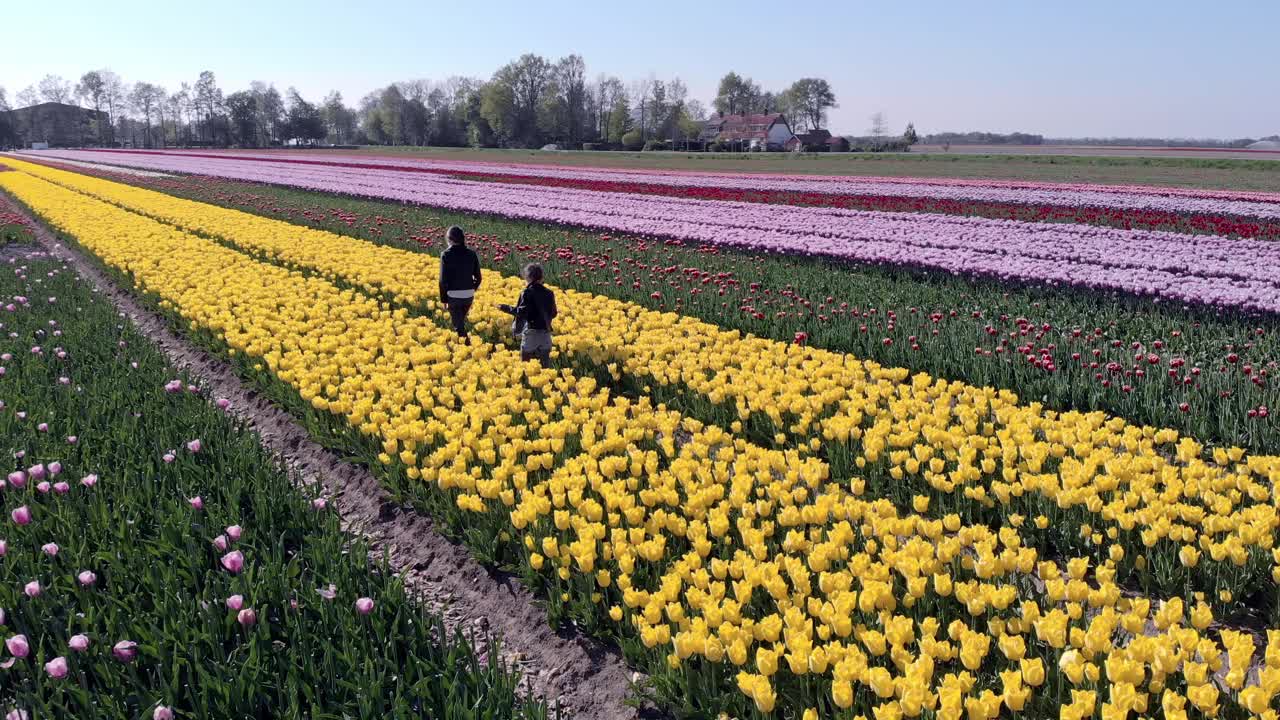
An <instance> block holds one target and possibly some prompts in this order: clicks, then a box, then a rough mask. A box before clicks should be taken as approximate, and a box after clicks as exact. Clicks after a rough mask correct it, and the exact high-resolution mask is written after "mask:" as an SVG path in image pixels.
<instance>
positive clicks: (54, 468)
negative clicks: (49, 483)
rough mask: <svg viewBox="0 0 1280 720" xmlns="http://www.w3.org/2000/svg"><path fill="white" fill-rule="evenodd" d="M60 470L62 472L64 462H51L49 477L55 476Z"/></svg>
mask: <svg viewBox="0 0 1280 720" xmlns="http://www.w3.org/2000/svg"><path fill="white" fill-rule="evenodd" d="M60 472H62V463H60V462H58V461H56V460H55V461H54V462H51V463H49V477H54V476H56V475H57V474H58V473H60Z"/></svg>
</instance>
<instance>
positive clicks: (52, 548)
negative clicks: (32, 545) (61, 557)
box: [40, 543, 58, 557]
mask: <svg viewBox="0 0 1280 720" xmlns="http://www.w3.org/2000/svg"><path fill="white" fill-rule="evenodd" d="M40 551H41V552H43V553H44V554H45V555H48V556H49V557H57V556H58V543H45V544H44V545H41V546H40Z"/></svg>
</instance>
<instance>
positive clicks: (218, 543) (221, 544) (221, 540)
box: [213, 535, 227, 551]
mask: <svg viewBox="0 0 1280 720" xmlns="http://www.w3.org/2000/svg"><path fill="white" fill-rule="evenodd" d="M213 546H214V547H216V548H218V550H222V551H225V550H226V549H227V536H226V535H219V536H218V537H216V538H214V539H213Z"/></svg>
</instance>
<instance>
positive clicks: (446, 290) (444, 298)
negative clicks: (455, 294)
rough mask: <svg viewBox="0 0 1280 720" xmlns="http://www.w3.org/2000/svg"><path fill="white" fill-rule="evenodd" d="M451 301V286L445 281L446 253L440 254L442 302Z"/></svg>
mask: <svg viewBox="0 0 1280 720" xmlns="http://www.w3.org/2000/svg"><path fill="white" fill-rule="evenodd" d="M448 301H449V287H448V286H447V285H446V284H445V282H444V255H443V254H441V255H440V302H448Z"/></svg>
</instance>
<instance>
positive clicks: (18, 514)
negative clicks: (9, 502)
mask: <svg viewBox="0 0 1280 720" xmlns="http://www.w3.org/2000/svg"><path fill="white" fill-rule="evenodd" d="M9 517H11V518H13V521H14V522H16V523H18V524H19V525H30V524H31V508H29V507H27V506H26V505H23V506H22V507H19V508H15V509H14V510H13V512H11V513H9Z"/></svg>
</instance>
